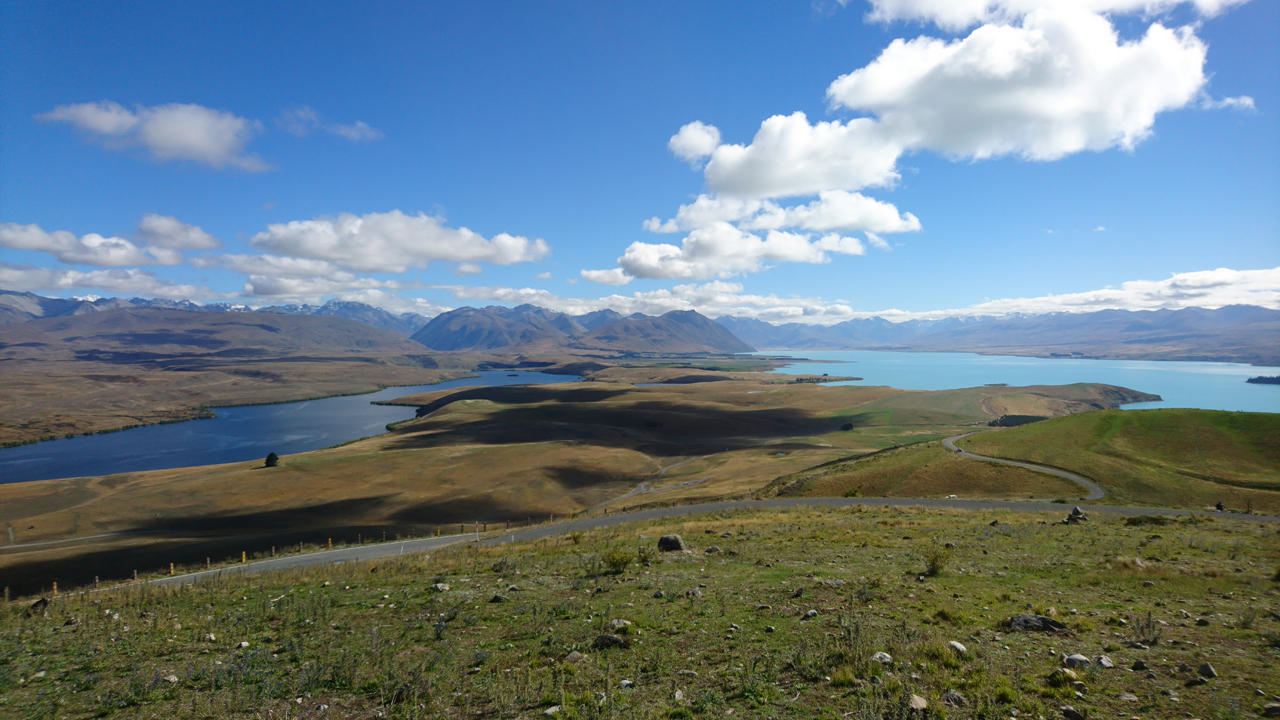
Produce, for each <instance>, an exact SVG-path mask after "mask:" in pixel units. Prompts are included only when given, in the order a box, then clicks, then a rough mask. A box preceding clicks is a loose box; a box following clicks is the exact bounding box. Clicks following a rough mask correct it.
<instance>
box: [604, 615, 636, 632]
mask: <svg viewBox="0 0 1280 720" xmlns="http://www.w3.org/2000/svg"><path fill="white" fill-rule="evenodd" d="M630 626H631V621H630V620H623V619H621V618H619V619H617V620H610V621H609V622H608V623H607V624H606V625H605V627H607V628H609V629H610V630H613V631H614V632H617V631H619V630H621V629H622V628H624V627H630Z"/></svg>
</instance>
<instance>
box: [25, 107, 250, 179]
mask: <svg viewBox="0 0 1280 720" xmlns="http://www.w3.org/2000/svg"><path fill="white" fill-rule="evenodd" d="M38 119H40V120H44V121H46V122H65V123H69V124H71V125H73V126H74V127H76V128H78V129H79V130H81V131H83V132H84V133H86V134H87V135H89V136H91V137H93V138H94V139H96V140H98V141H99V142H100V143H101V144H102V145H103V146H105V147H107V148H109V149H120V148H126V147H143V148H146V150H147V151H148V152H150V153H151V157H152V158H154V159H155V160H158V161H162V162H163V161H169V160H192V161H195V162H200V163H204V164H205V165H209V166H211V167H215V168H223V167H234V168H239V169H241V170H248V171H251V172H260V171H263V170H270V169H271V166H270V165H268V164H267V163H266V162H264V161H263V160H262V159H261V158H259V157H257V156H255V155H249V154H246V153H245V152H244V147H245V145H246V144H247V143H248V142H249V140H250V139H252V138H253V136H254V135H255V134H256V133H257V132H259V131H260V130H261V129H262V124H261V123H259V122H258V121H256V120H249V119H246V118H242V117H239V116H237V115H234V114H232V113H229V112H225V111H222V110H214V109H212V108H207V107H204V106H202V105H194V104H181V103H171V104H168V105H157V106H154V107H145V106H142V105H137V106H135V107H134V109H133V110H129V109H127V108H125V107H123V106H122V105H120V104H119V103H115V102H111V101H106V100H104V101H102V102H96V103H79V104H75V105H61V106H59V107H56V108H54V109H53V110H51V111H49V112H47V113H44V114H43V115H40V116H38Z"/></svg>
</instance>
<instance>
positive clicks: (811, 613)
mask: <svg viewBox="0 0 1280 720" xmlns="http://www.w3.org/2000/svg"><path fill="white" fill-rule="evenodd" d="M816 617H818V611H817V610H810V611H809V612H806V613H805V614H804V615H803V616H801V618H800V619H801V620H808V619H809V618H816Z"/></svg>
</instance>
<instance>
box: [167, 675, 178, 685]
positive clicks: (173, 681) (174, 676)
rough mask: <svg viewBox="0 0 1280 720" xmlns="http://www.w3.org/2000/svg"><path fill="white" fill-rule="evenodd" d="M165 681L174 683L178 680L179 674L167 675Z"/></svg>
mask: <svg viewBox="0 0 1280 720" xmlns="http://www.w3.org/2000/svg"><path fill="white" fill-rule="evenodd" d="M164 681H165V682H167V683H169V684H170V685H172V684H174V683H176V682H178V676H177V675H170V676H168V677H166V678H165V679H164Z"/></svg>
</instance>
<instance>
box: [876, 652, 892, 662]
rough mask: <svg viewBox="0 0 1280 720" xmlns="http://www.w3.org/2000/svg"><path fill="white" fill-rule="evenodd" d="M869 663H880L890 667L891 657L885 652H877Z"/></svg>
mask: <svg viewBox="0 0 1280 720" xmlns="http://www.w3.org/2000/svg"><path fill="white" fill-rule="evenodd" d="M871 662H873V663H880V664H881V665H892V664H893V656H892V655H890V654H889V653H887V652H878V653H876V654H875V655H872V656H871Z"/></svg>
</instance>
